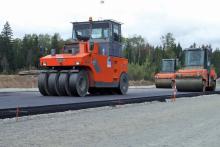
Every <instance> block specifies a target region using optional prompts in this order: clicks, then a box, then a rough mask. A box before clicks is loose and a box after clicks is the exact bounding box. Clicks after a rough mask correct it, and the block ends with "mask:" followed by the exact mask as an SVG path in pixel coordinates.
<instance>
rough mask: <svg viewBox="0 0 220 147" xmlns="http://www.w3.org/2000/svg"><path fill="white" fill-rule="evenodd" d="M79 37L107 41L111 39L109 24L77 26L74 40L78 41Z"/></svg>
mask: <svg viewBox="0 0 220 147" xmlns="http://www.w3.org/2000/svg"><path fill="white" fill-rule="evenodd" d="M90 35H91V36H90ZM79 37H83V38H88V39H90V38H91V39H106V38H108V37H109V29H108V24H107V25H106V24H92V25H91V24H76V25H74V29H73V39H78V38H79Z"/></svg>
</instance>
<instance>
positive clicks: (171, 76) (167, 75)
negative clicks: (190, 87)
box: [155, 72, 176, 80]
mask: <svg viewBox="0 0 220 147" xmlns="http://www.w3.org/2000/svg"><path fill="white" fill-rule="evenodd" d="M175 78H176V75H175V73H162V72H160V73H157V74H156V75H155V79H170V80H175Z"/></svg>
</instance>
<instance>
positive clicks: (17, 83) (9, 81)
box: [0, 75, 37, 88]
mask: <svg viewBox="0 0 220 147" xmlns="http://www.w3.org/2000/svg"><path fill="white" fill-rule="evenodd" d="M36 87H37V76H36V75H33V76H32V75H24V76H20V75H0V88H36Z"/></svg>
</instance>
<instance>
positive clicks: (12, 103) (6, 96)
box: [0, 88, 220, 109]
mask: <svg viewBox="0 0 220 147" xmlns="http://www.w3.org/2000/svg"><path fill="white" fill-rule="evenodd" d="M217 90H218V91H219V90H220V88H218V89H217ZM186 93H189V92H177V95H178V94H186ZM172 94H173V90H172V89H156V88H142V89H141V88H135V89H129V90H128V93H127V95H87V96H86V97H58V96H42V95H41V94H40V93H39V92H1V93H0V109H7V108H16V107H30V106H32V107H33V106H45V105H58V104H69V103H82V102H94V101H104V100H105V101H106V100H118V99H129V98H139V97H152V96H163V95H172Z"/></svg>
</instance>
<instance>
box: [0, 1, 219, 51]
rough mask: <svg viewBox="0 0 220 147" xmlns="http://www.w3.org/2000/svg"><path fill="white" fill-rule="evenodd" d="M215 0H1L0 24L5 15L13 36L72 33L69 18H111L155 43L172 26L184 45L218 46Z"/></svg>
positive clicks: (217, 17)
mask: <svg viewBox="0 0 220 147" xmlns="http://www.w3.org/2000/svg"><path fill="white" fill-rule="evenodd" d="M219 4H220V2H219V1H218V0H136V1H128V0H105V3H104V4H100V0H19V1H17V0H7V1H6V0H0V27H1V28H2V26H3V24H4V23H5V21H6V20H8V21H9V22H10V24H11V26H12V29H13V31H14V35H15V36H16V37H22V36H23V35H24V34H25V33H49V34H53V33H54V32H59V33H60V34H61V36H62V37H64V38H68V37H70V36H71V24H70V23H69V22H71V21H84V20H88V18H89V16H92V17H93V18H94V19H100V18H107V19H115V20H118V21H121V22H123V23H124V25H123V34H124V35H125V36H132V35H134V34H140V35H142V36H144V37H145V38H146V39H147V40H148V41H149V42H150V43H153V44H154V45H158V44H160V37H161V35H164V34H165V33H167V32H172V33H173V34H174V36H175V37H176V40H177V41H178V42H180V43H181V44H182V45H183V46H184V47H188V46H189V45H191V44H192V43H193V42H198V43H199V44H202V43H210V44H213V46H214V47H218V46H220V39H219V36H220V17H219V14H220V9H219V8H218V7H219Z"/></svg>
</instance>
